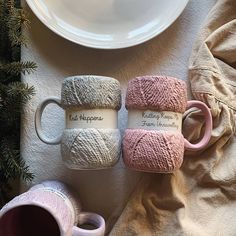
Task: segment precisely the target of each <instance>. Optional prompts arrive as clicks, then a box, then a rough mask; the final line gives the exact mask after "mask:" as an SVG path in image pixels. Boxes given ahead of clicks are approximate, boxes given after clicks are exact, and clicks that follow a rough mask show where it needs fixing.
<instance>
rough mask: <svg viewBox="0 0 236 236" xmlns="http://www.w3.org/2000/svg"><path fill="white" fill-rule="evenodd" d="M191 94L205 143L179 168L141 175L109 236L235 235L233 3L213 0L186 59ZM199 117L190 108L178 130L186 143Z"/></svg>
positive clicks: (194, 137) (235, 49)
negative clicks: (200, 105) (203, 108)
mask: <svg viewBox="0 0 236 236" xmlns="http://www.w3.org/2000/svg"><path fill="white" fill-rule="evenodd" d="M189 79H190V84H191V89H192V93H193V96H194V97H195V98H196V99H198V100H201V101H203V102H205V103H206V104H207V105H208V106H209V107H210V108H211V112H212V116H213V126H214V127H213V131H212V137H211V140H210V143H209V145H208V147H207V148H206V149H205V150H203V151H200V152H198V153H191V152H188V153H187V152H186V155H185V160H184V163H183V166H182V168H181V170H179V171H176V172H175V173H173V174H167V175H165V174H150V175H149V174H147V175H146V176H145V177H144V178H143V179H142V181H141V183H140V184H139V187H138V189H136V191H135V192H134V194H133V196H132V197H131V199H130V201H129V202H128V204H127V206H126V208H125V209H124V211H123V213H122V215H121V216H120V218H119V220H118V222H117V223H116V225H115V226H114V228H113V230H112V232H111V234H110V235H115V236H119V235H122V236H126V235H127V236H129V235H130V236H134V235H142V236H148V235H167V236H172V235H175V236H176V235H191V236H195V235H196V236H205V235H207V236H213V235H214V236H215V235H216V236H231V235H232V236H233V235H236V138H235V111H236V1H235V0H218V2H217V3H216V5H215V7H214V8H213V9H212V10H211V12H210V13H209V15H208V17H207V20H206V22H205V26H204V27H203V29H202V30H201V32H200V35H199V36H198V40H197V42H196V44H195V47H194V49H193V53H192V57H191V59H190V68H189ZM202 121H203V117H202V115H201V113H200V112H199V111H196V110H194V111H191V112H190V113H188V114H187V115H186V116H185V119H184V134H185V137H188V139H189V140H191V141H192V142H194V141H196V140H197V139H198V138H199V137H200V136H201V133H202V131H203V125H202V124H203V122H202Z"/></svg>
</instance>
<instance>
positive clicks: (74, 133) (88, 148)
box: [61, 128, 121, 169]
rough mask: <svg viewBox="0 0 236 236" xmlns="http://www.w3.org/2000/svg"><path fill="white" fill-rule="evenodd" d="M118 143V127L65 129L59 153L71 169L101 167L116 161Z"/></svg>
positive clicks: (118, 152)
mask: <svg viewBox="0 0 236 236" xmlns="http://www.w3.org/2000/svg"><path fill="white" fill-rule="evenodd" d="M120 144H121V137H120V131H119V130H118V129H115V130H114V129H94V128H90V129H67V130H65V131H64V133H63V136H62V145H61V154H62V158H63V161H64V162H65V164H66V165H67V167H69V168H71V169H78V168H80V169H102V168H107V167H110V166H113V165H114V164H115V163H116V162H117V161H118V159H119V156H120Z"/></svg>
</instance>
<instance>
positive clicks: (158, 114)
mask: <svg viewBox="0 0 236 236" xmlns="http://www.w3.org/2000/svg"><path fill="white" fill-rule="evenodd" d="M127 126H128V129H146V130H163V131H179V132H181V130H182V113H177V112H172V111H150V110H145V111H144V110H129V113H128V125H127Z"/></svg>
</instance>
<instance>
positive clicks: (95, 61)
mask: <svg viewBox="0 0 236 236" xmlns="http://www.w3.org/2000/svg"><path fill="white" fill-rule="evenodd" d="M214 4H215V0H201V1H196V0H190V1H189V3H188V5H187V7H186V9H185V10H184V11H183V13H182V14H181V16H180V17H179V18H178V19H177V20H176V22H175V23H174V24H173V25H171V26H170V27H169V28H168V29H167V30H166V31H164V32H163V33H162V34H160V35H159V36H157V37H155V38H154V39H152V40H150V41H148V42H146V43H144V44H141V45H138V46H135V47H131V48H127V49H120V50H96V49H90V48H86V47H82V46H79V45H76V44H74V43H71V42H69V41H67V40H65V39H63V38H61V37H59V36H57V35H56V34H54V33H53V32H52V31H50V30H49V29H47V27H46V26H44V25H43V24H42V23H41V22H40V21H39V20H38V19H37V17H36V16H35V15H34V14H33V13H32V12H31V11H30V9H29V8H28V7H27V5H26V6H25V8H26V10H27V11H28V12H29V18H30V21H31V25H30V28H29V29H28V30H27V31H26V35H27V36H28V47H27V48H22V60H23V61H26V60H33V61H35V62H36V63H37V65H38V69H37V71H36V72H35V73H33V74H31V75H23V77H22V79H23V81H24V82H27V83H28V84H29V85H34V87H35V89H36V95H35V96H34V97H33V98H32V100H31V101H30V102H29V103H28V104H27V106H26V107H25V114H24V116H23V117H22V123H21V125H22V132H21V155H22V157H23V159H24V160H25V161H26V163H27V164H28V165H29V167H30V170H31V171H32V172H33V173H34V174H35V178H34V180H33V182H32V183H30V184H25V183H23V182H22V183H21V191H25V190H26V189H27V188H29V187H30V186H32V185H34V184H37V183H40V182H41V181H43V180H47V179H58V180H60V181H63V182H65V183H67V184H70V185H71V186H72V187H73V188H74V189H75V190H76V191H77V192H78V193H79V195H80V199H81V204H82V208H83V210H85V211H92V212H96V213H98V214H101V215H102V216H104V217H105V219H106V228H107V232H109V231H110V229H111V228H112V226H113V224H114V223H115V221H116V219H117V217H118V216H119V215H120V213H121V211H122V209H123V207H124V206H125V204H126V202H127V200H128V199H129V197H130V194H131V193H132V191H133V189H134V188H135V187H136V185H137V183H138V181H139V178H140V176H145V175H146V174H144V173H138V172H135V171H129V170H127V169H126V168H125V167H124V165H123V162H122V160H120V162H119V164H117V165H116V166H115V167H114V168H112V169H108V170H99V171H75V170H70V169H68V168H66V167H65V166H64V164H63V162H62V160H61V155H60V146H59V145H56V146H52V145H47V144H44V143H42V142H41V141H40V140H39V139H38V137H37V135H36V132H35V128H34V113H35V110H36V107H37V105H38V104H39V103H40V102H41V101H42V100H43V99H44V98H46V97H48V96H60V89H61V83H62V81H63V79H64V78H65V77H68V76H72V75H83V74H95V75H104V76H111V77H114V78H116V79H118V80H119V81H120V83H121V86H122V96H123V103H124V96H125V90H126V87H127V83H128V81H129V80H130V79H132V78H134V77H136V76H141V75H153V74H162V75H170V76H174V77H177V78H179V79H182V80H186V79H187V68H188V60H189V56H190V53H191V50H192V45H193V42H194V40H195V39H196V34H197V32H198V31H199V28H200V25H201V24H202V22H203V20H204V19H205V17H206V15H207V13H208V12H209V10H210V9H211V8H212V6H213V5H214ZM130 10H132V9H130ZM126 122H127V111H126V109H125V108H124V105H123V106H122V109H121V111H120V112H119V124H118V125H119V129H120V130H121V133H123V131H124V129H125V127H126ZM43 128H44V130H45V132H46V133H48V135H49V137H55V136H56V135H59V134H60V133H61V132H62V130H63V128H64V113H63V111H62V110H61V109H59V108H58V107H56V106H55V105H49V106H48V107H47V108H46V109H45V112H44V114H43ZM157 178H159V177H158V176H157ZM126 223H127V222H126Z"/></svg>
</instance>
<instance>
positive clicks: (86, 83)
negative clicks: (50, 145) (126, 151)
mask: <svg viewBox="0 0 236 236" xmlns="http://www.w3.org/2000/svg"><path fill="white" fill-rule="evenodd" d="M61 103H62V106H63V108H64V109H65V110H66V109H71V108H76V109H80V108H81V109H95V108H99V109H114V110H119V109H120V107H121V90H120V83H119V82H118V81H117V80H115V79H113V78H110V77H103V76H90V75H85V76H74V77H69V78H67V79H65V80H64V82H63V84H62V91H61ZM120 144H121V137H120V131H119V130H118V129H95V128H87V129H79V128H76V129H65V131H64V132H63V136H62V142H61V154H62V158H63V160H64V162H65V164H66V165H67V166H68V167H69V168H71V169H103V168H107V167H111V166H113V165H114V164H115V163H116V162H117V161H118V159H119V156H120Z"/></svg>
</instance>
